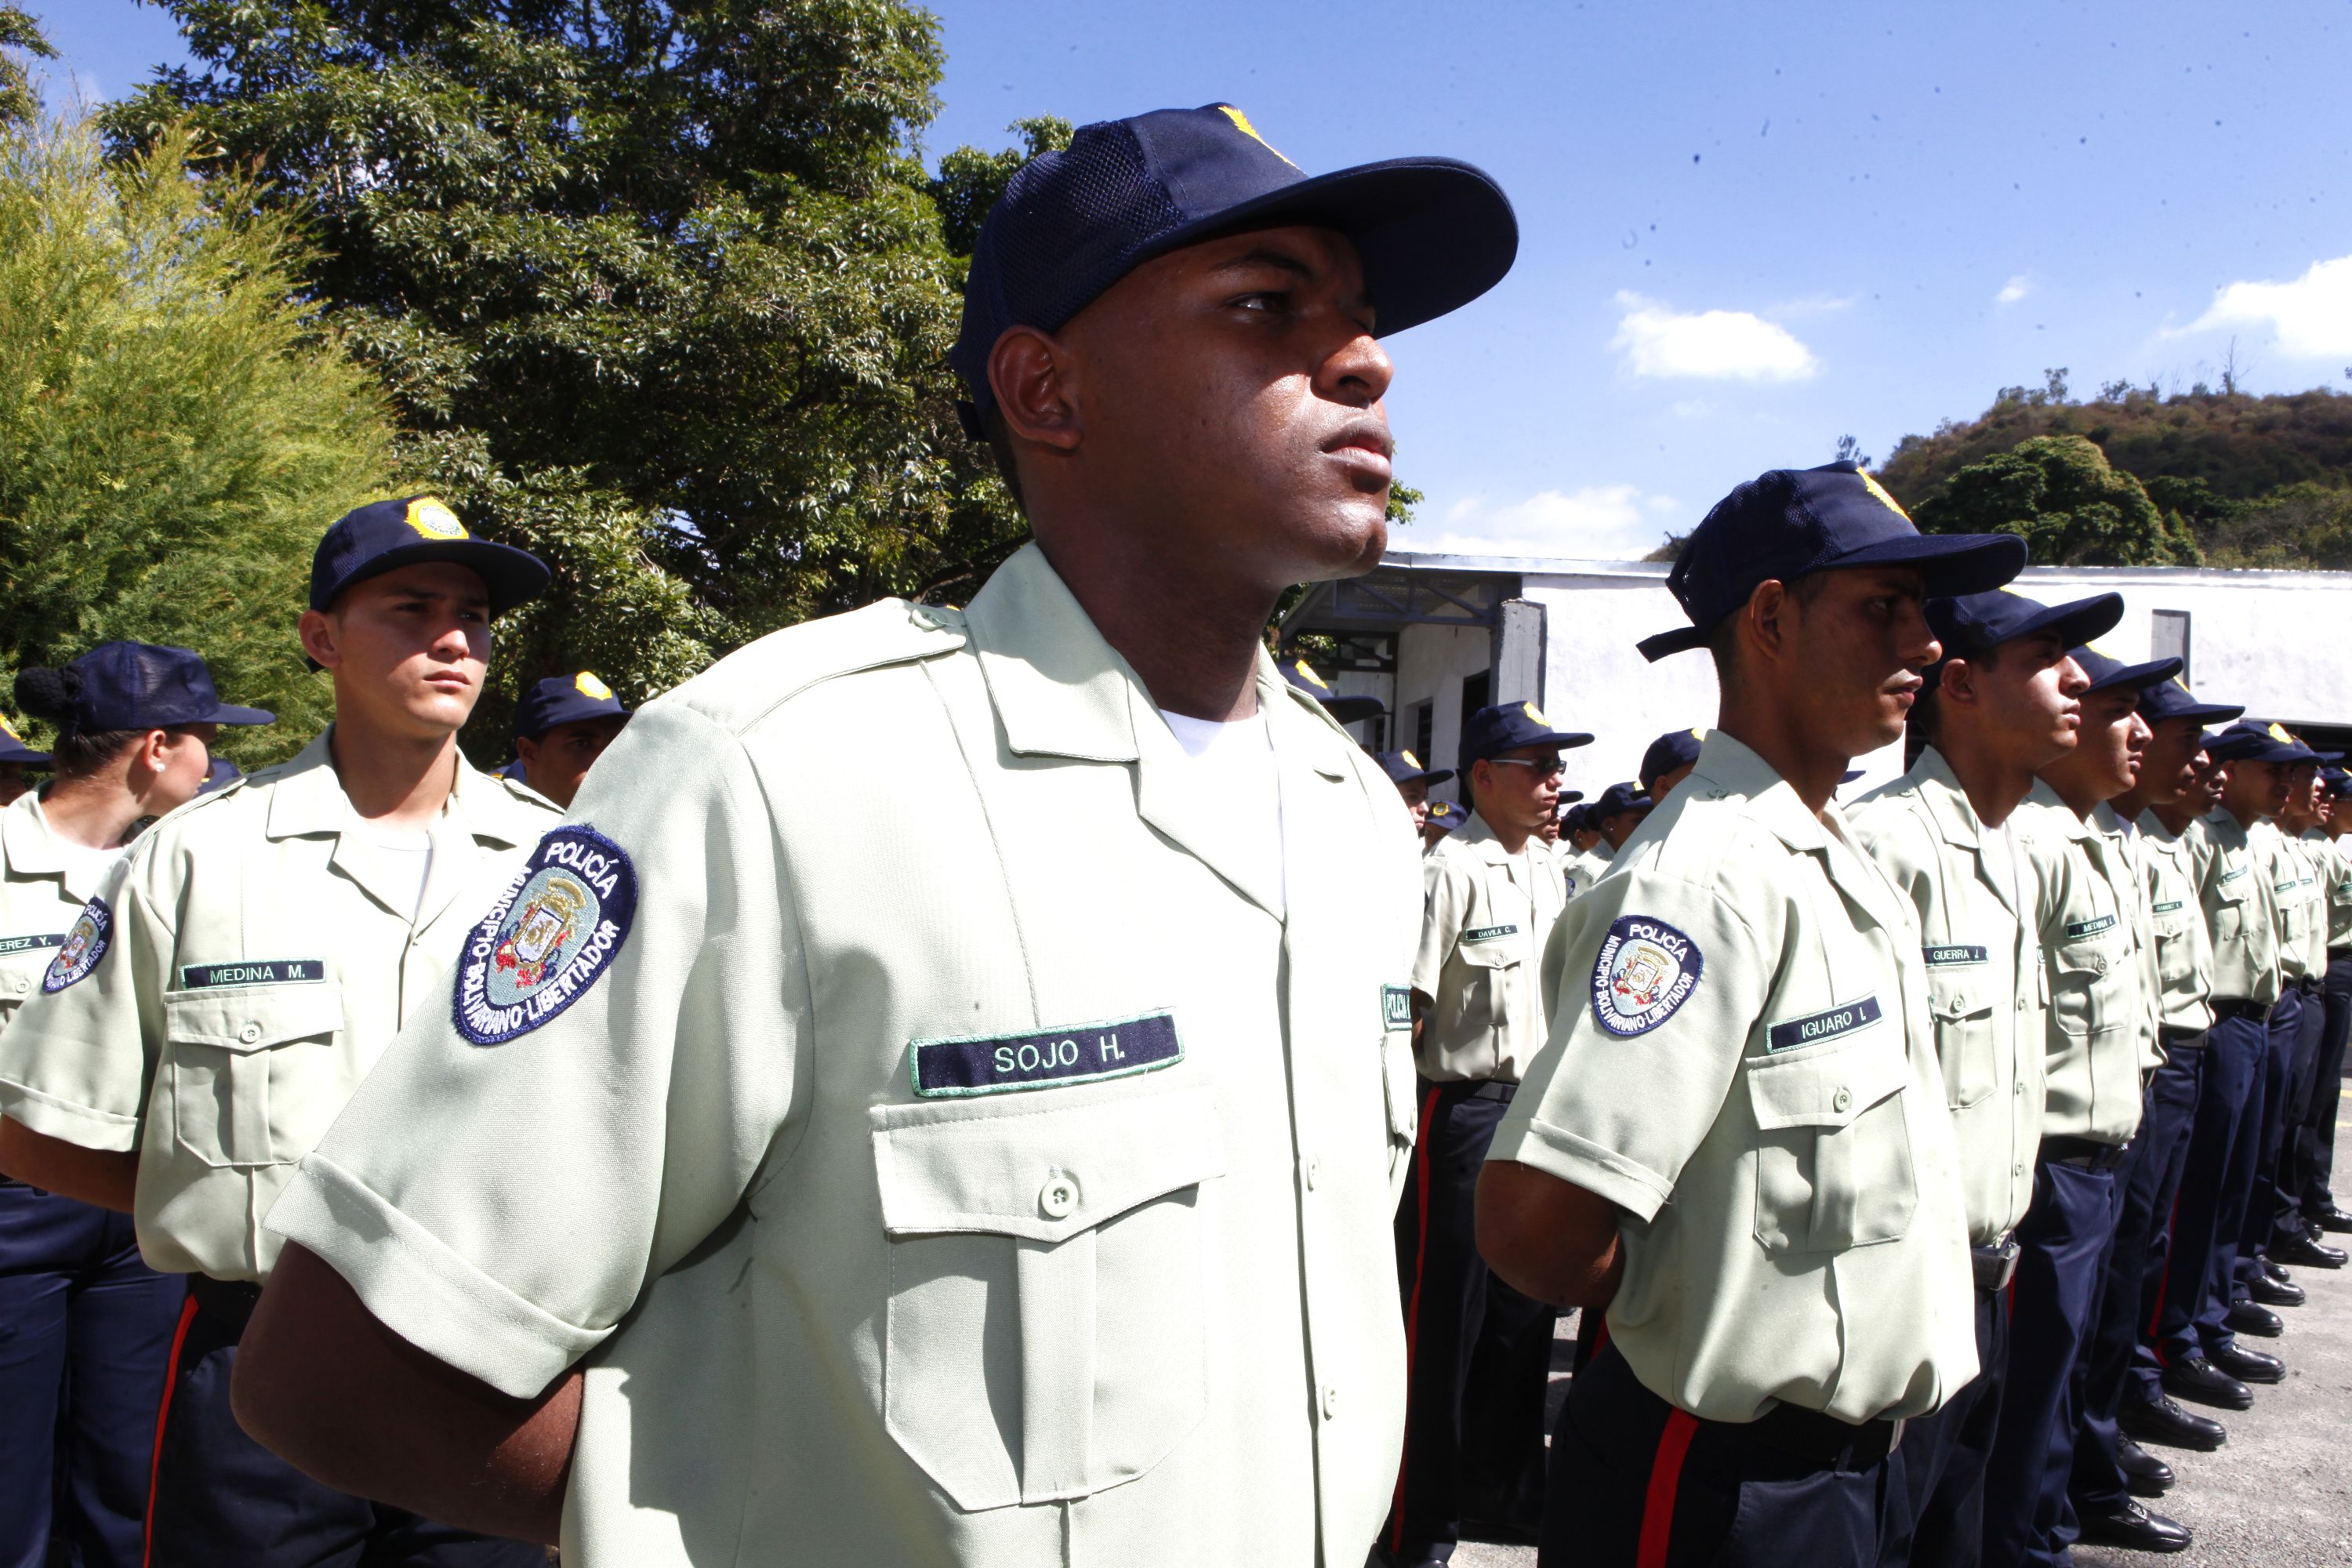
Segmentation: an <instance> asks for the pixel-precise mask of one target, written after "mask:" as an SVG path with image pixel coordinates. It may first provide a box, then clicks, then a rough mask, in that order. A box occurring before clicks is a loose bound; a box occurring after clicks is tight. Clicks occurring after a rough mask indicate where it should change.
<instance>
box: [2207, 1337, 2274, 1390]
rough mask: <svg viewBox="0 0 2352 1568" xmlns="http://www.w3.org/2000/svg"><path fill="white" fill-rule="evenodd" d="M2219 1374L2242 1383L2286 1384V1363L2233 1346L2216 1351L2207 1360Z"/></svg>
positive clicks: (2258, 1352)
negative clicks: (2224, 1374) (2225, 1374)
mask: <svg viewBox="0 0 2352 1568" xmlns="http://www.w3.org/2000/svg"><path fill="white" fill-rule="evenodd" d="M2207 1359H2208V1360H2210V1362H2211V1363H2213V1366H2214V1369H2215V1370H2216V1371H2218V1372H2221V1373H2227V1374H2228V1375H2229V1376H2231V1377H2234V1378H2236V1379H2237V1380H2238V1381H2239V1382H2240V1383H2284V1382H2285V1381H2286V1363H2284V1362H2283V1361H2281V1360H2279V1358H2278V1357H2276V1356H2274V1355H2264V1354H2263V1352H2260V1351H2250V1350H2248V1349H2247V1348H2246V1347H2245V1346H2243V1345H2231V1346H2230V1347H2229V1348H2228V1349H2227V1350H2220V1351H2215V1352H2213V1353H2212V1354H2211V1355H2210V1356H2209V1357H2208V1358H2207Z"/></svg>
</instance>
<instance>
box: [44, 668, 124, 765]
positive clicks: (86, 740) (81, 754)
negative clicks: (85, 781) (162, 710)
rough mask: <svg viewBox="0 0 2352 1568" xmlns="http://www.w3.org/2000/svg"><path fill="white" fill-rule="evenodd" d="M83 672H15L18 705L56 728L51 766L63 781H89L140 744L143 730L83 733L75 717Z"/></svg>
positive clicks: (50, 749)
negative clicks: (128, 748)
mask: <svg viewBox="0 0 2352 1568" xmlns="http://www.w3.org/2000/svg"><path fill="white" fill-rule="evenodd" d="M80 698H81V671H79V670H78V669H51V668H48V667H47V666H46V665H35V666H33V667H32V668H29V669H20V670H18V671H17V672H16V706H17V707H18V708H19V709H20V710H23V711H24V712H26V713H28V714H30V715H31V716H32V717H34V718H36V719H42V720H46V721H48V722H49V723H51V724H54V725H56V726H57V731H58V738H57V739H56V740H54V741H52V742H49V765H50V767H51V768H53V769H54V770H55V771H56V773H57V776H58V778H61V779H79V778H88V777H89V775H90V774H92V773H97V772H98V771H99V770H100V768H103V767H105V766H106V765H107V764H108V763H110V762H112V761H114V759H115V758H117V757H119V756H121V754H122V753H123V751H124V749H125V748H127V747H130V746H132V745H135V744H137V742H138V741H139V738H140V737H141V736H142V735H144V734H146V733H147V731H144V730H84V729H82V728H80V726H79V721H78V720H77V718H76V710H77V708H78V707H79V700H80Z"/></svg>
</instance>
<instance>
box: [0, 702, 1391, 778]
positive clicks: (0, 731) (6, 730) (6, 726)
mask: <svg viewBox="0 0 2352 1568" xmlns="http://www.w3.org/2000/svg"><path fill="white" fill-rule="evenodd" d="M0 735H5V736H7V737H8V738H9V739H10V740H12V741H14V742H16V743H17V744H18V745H20V746H21V745H23V744H24V743H25V737H24V736H22V735H19V734H18V733H16V725H14V724H11V723H10V722H8V715H6V714H5V713H0ZM1412 765H1413V766H1414V767H1419V766H1421V764H1420V763H1413V764H1412Z"/></svg>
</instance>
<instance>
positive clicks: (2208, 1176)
mask: <svg viewBox="0 0 2352 1568" xmlns="http://www.w3.org/2000/svg"><path fill="white" fill-rule="evenodd" d="M2269 1051H2270V1036H2269V1033H2268V1031H2267V1030H2266V1029H2265V1027H2264V1026H2263V1025H2262V1024H2261V1023H2259V1022H2257V1021H2255V1020H2254V1019H2252V1018H2245V1017H2230V1018H2223V1019H2221V1021H2220V1022H2219V1023H2216V1024H2215V1025H2214V1026H2213V1027H2212V1029H2211V1030H2210V1032H2209V1033H2208V1034H2207V1035H2206V1037H2205V1064H2204V1065H2205V1075H2204V1079H2203V1081H2202V1082H2201V1083H2200V1085H2199V1086H2198V1091H2197V1115H2196V1117H2195V1119H2194V1121H2192V1122H2191V1124H2190V1126H2189V1156H2188V1160H2187V1162H2186V1163H2185V1164H2184V1165H2183V1167H2182V1169H2181V1173H2180V1198H2179V1203H2178V1204H2176V1205H2174V1207H2173V1211H2172V1241H2171V1247H2170V1248H2169V1251H2168V1256H2167V1258H2166V1260H2165V1271H2164V1279H2163V1285H2162V1288H2161V1289H2159V1290H2158V1293H2157V1304H2156V1308H2155V1311H2154V1314H2153V1317H2154V1321H2155V1323H2156V1330H2155V1332H2154V1334H2153V1336H2152V1341H2153V1342H2152V1347H2151V1348H2152V1349H2153V1351H2154V1352H2155V1355H2156V1358H2157V1360H2158V1362H2160V1363H2163V1364H2164V1365H2167V1366H2169V1365H2171V1364H2173V1363H2176V1362H2181V1361H2186V1360H2189V1359H2191V1358H2193V1357H2200V1356H2203V1355H2205V1354H2207V1353H2208V1352H2210V1350H2212V1349H2213V1348H2214V1347H2215V1346H2217V1345H2221V1344H2229V1343H2232V1342H2233V1341H2231V1339H2229V1338H2228V1337H2227V1336H2228V1334H2229V1328H2228V1326H2227V1325H2226V1324H2225V1323H2224V1322H2223V1321H2222V1319H2223V1318H2224V1317H2225V1316H2226V1315H2227V1314H2228V1312H2229V1310H2230V1300H2231V1281H2232V1278H2233V1272H2234V1270H2235V1268H2236V1267H2237V1260H2238V1233H2239V1231H2240V1229H2241V1228H2242V1226H2244V1224H2245V1218H2246V1198H2247V1195H2248V1193H2249V1191H2250V1190H2251V1189H2252V1186H2253V1180H2254V1136H2253V1134H2254V1128H2253V1126H2252V1123H2253V1122H2254V1121H2258V1120H2259V1119H2260V1117H2261V1114H2262V1106H2261V1102H2260V1099H2259V1096H2258V1094H2257V1092H2256V1088H2255V1086H2256V1084H2257V1083H2258V1082H2259V1080H2260V1079H2261V1077H2262V1072H2263V1063H2264V1061H2265V1060H2266V1059H2267V1058H2268V1056H2269Z"/></svg>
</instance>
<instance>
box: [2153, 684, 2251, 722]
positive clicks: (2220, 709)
mask: <svg viewBox="0 0 2352 1568" xmlns="http://www.w3.org/2000/svg"><path fill="white" fill-rule="evenodd" d="M2148 684H2149V685H2151V686H2154V685H2156V684H2158V682H2155V681H2150V682H2148ZM2245 714H2246V710H2244V709H2243V708H2231V707H2230V706H2228V705H2227V704H2225V703H2221V702H2192V703H2190V704H2189V706H2188V707H2186V708H2176V709H2174V710H2172V711H2171V712H2169V713H2167V714H2165V715H2164V717H2165V718H2167V719H2194V720H2196V721H2197V722H2198V725H2199V727H2200V728H2202V727H2203V726H2205V725H2207V724H2210V723H2212V722H2213V721H2216V720H2219V721H2221V722H2222V723H2224V724H2227V723H2229V722H2231V721H2232V720H2237V719H2242V718H2244V717H2245Z"/></svg>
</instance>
